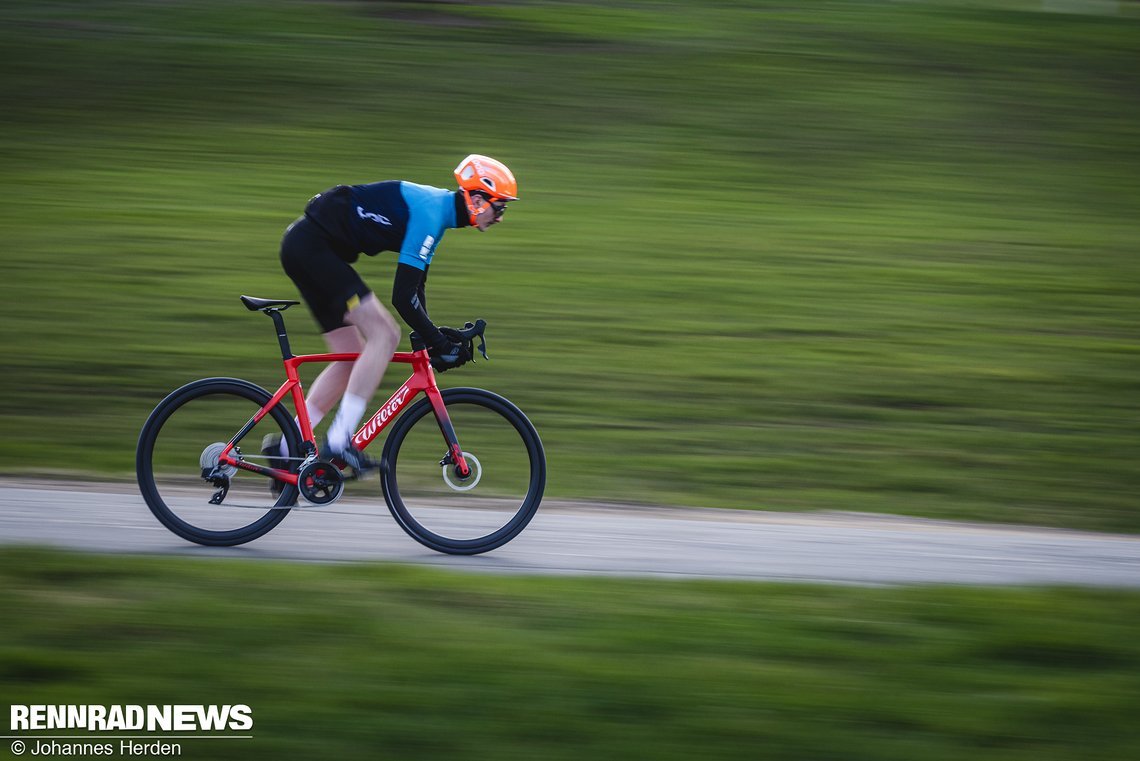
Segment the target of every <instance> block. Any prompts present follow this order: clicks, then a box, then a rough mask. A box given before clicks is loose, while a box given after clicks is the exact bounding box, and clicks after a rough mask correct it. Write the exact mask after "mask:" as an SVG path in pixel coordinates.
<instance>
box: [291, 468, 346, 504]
mask: <svg viewBox="0 0 1140 761" xmlns="http://www.w3.org/2000/svg"><path fill="white" fill-rule="evenodd" d="M297 488H298V490H300V492H301V496H302V497H304V498H305V499H306V500H307V501H308V502H311V503H313V504H314V505H331V504H332V503H333V502H336V501H337V500H338V499H340V495H341V494H342V493H343V492H344V474H343V473H341V472H340V469H339V468H337V467H336V466H335V465H333V464H332V463H331V462H326V461H325V460H311V461H310V462H308V463H306V464H305V465H304V466H302V467H301V472H299V473H298V474H297Z"/></svg>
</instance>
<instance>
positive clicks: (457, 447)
mask: <svg viewBox="0 0 1140 761" xmlns="http://www.w3.org/2000/svg"><path fill="white" fill-rule="evenodd" d="M241 300H242V303H243V304H245V306H246V308H248V309H249V310H250V311H261V312H264V313H265V314H267V315H268V316H269V317H271V318H272V320H273V324H274V327H275V329H276V331H277V338H278V342H279V344H280V346H281V358H282V361H283V362H284V365H285V378H286V380H285V382H284V383H283V384H281V387H280V388H278V389H277V391H276V392H275V393H273V394H270V393H269V392H268V391H266V390H265V389H264V388H261V387H260V386H257V385H256V384H253V383H250V382H248V381H244V380H240V379H237V378H205V379H202V380H198V381H194V382H193V383H189V384H187V385H185V386H183V387H181V388H179V389H177V390H176V391H174V392H172V393H171V394H170V395H168V396H167V397H166V398H165V399H163V400H162V402H160V403H159V405H158V406H157V407H156V408H155V409H154V412H152V413H151V415H150V417H149V418H148V419H147V421H146V424H145V425H144V426H143V429H142V432H141V433H140V435H139V443H138V451H137V457H136V470H137V475H138V482H139V487H140V489H141V490H142V494H143V497H144V498H145V500H146V503H147V505H148V506H149V507H150V510H151V512H153V513H154V515H155V517H157V518H158V520H159V521H161V522H162V524H163V525H164V526H166V527H167V528H168V529H170V530H171V531H173V532H174V533H175V534H177V535H178V536H180V537H182V538H184V539H188V540H190V541H192V542H197V543H198V544H204V545H226V546H229V545H237V544H242V543H244V542H248V541H251V540H253V539H256V538H258V537H260V536H263V535H264V534H266V533H267V532H268V531H270V530H271V529H273V528H274V527H275V526H276V525H277V524H279V523H280V522H281V521H282V520H284V518H285V516H286V515H288V514H289V511H290V510H291V509H308V510H311V509H313V508H314V507H321V506H324V505H329V504H331V503H333V502H335V501H336V500H337V499H338V498H339V497H340V496H341V493H342V491H343V489H344V481H345V475H344V473H343V472H342V471H341V469H340V468H338V467H337V464H336V463H335V462H330V461H328V460H325V459H322V458H321V455H320V452H319V451H318V447H317V444H316V439H315V437H314V435H313V429H312V426H311V425H310V422H309V416H308V413H307V410H306V408H305V405H304V398H305V397H304V390H303V388H302V385H301V380H300V377H299V372H298V368H299V367H300V366H301V365H303V364H307V363H310V362H351V361H353V360H355V359H356V358H357V356H359V355H357V354H311V355H302V356H296V355H294V354H293V353H292V351H291V350H290V348H289V338H288V335H287V334H286V331H285V321H284V317H283V316H282V315H281V312H282V311H283V310H285V309H288V308H289V307H290V306H293V305H295V304H298V303H300V302H297V301H283V300H275V299H258V298H252V297H249V296H242V297H241ZM485 330H486V323H485V322H484V321H482V320H479V321H478V322H476V323H474V324H472V323H468V324H467V325H466V326H465V328H464V329H463V330H462V331H460V333H461V334H462V335H463V338H464V340H465V341H467V342H468V343H469V346H470V347H472V348H473V347H474V344H475V341H476V340H478V341H479V346H478V349H479V351H480V353H481V354H482V355H483V357H484V358H486V357H487V352H486V338H485V337H484V332H485ZM412 349H413V350H412V351H411V352H396V353H395V354H394V355H393V357H392V361H393V362H395V363H401V364H409V365H411V367H412V374H411V377H410V378H408V380H407V381H406V382H405V383H404V384H403V385H401V386H400V387H399V388H398V389H397V390H396V392H395V393H393V394H392V396H391V397H390V398H389V399H388V401H387V402H385V403H384V405H383V406H382V407H380V409H379V410H377V412H376V413H375V414H374V415H372V416H371V417H370V418H368V419H367V421H366V422H365V423H364V425H363V426H362V427H361V428H360V430H359V431H357V432H356V434H355V435H354V436H353V439H352V441H353V444H355V446H356V447H357V448H358V449H360V450H364V449H366V448H367V447H368V445H369V444H371V443H372V442H373V441H374V440H376V438H377V437H378V436H379V435H380V433H381V432H383V431H385V430H386V429H388V428H389V426H391V431H389V433H388V436H387V438H386V439H385V441H384V449H383V452H382V454H381V457H380V463H381V468H380V485H381V488H382V490H383V493H384V499H385V501H386V502H387V503H388V509H389V510H390V511H391V513H392V515H393V517H395V519H396V522H397V523H398V524H399V525H400V527H401V528H403V529H404V531H406V532H407V533H408V534H409V535H410V536H411V537H412V538H413V539H415V540H416V541H418V542H420V543H422V544H424V545H426V546H427V547H430V548H431V549H433V550H437V551H439V552H446V553H451V554H460V555H473V554H476V553H480V552H486V551H488V550H493V549H495V548H496V547H500V546H502V545H503V544H505V543H506V542H509V541H510V540H511V539H513V538H514V537H516V536H518V534H519V532H521V531H522V530H523V529H524V528H526V525H527V524H528V523H529V522H530V520H531V518H532V517H534V514H535V511H536V510H537V509H538V505H539V502H541V500H542V494H543V490H544V489H545V486H546V455H545V452H544V451H543V448H542V441H541V440H540V439H539V437H538V432H537V431H535V428H534V426H533V425H532V424H531V422H530V420H528V419H527V417H526V415H524V414H523V413H522V411H521V410H519V408H518V407H516V406H515V405H514V404H512V403H511V402H510V401H508V400H507V399H505V398H503V397H501V396H499V395H498V394H494V393H492V392H490V391H486V390H483V389H479V388H448V389H440V388H439V386H438V385H436V379H435V372H434V371H433V369H432V366H431V359H430V357H429V356H428V352H427V350H426V348H425V347H424V346H423V345H422V344H421V343H419V342H418V340H417V339H416V338H415V336H414V334H413V344H412ZM421 393H422V394H423V395H424V397H423V398H420V399H419V400H418V401H417V397H419V395H420V394H421ZM286 398H291V399H292V402H293V406H294V408H295V409H296V410H297V411H298V414H297V423H294V419H293V415H292V414H291V413H290V412H289V411H288V409H287V408H286V406H285V404H284V401H285V399H286ZM274 436H280V437H282V438H283V439H284V441H285V443H286V444H287V447H288V452H289V456H288V457H283V456H282V455H281V453H280V452H278V451H274V450H272V449H269V450H263V449H262V445H261V442H262V441H263V440H270V439H272V437H274ZM245 442H256V444H255V445H254V446H255V447H256V448H257V451H256V453H253V452H248V451H243V443H245ZM244 448H245V449H249V446H248V445H246V446H245V447H244ZM298 497H301V498H303V499H304V501H305V502H306V503H307V506H303V505H301V504H300V503H299V500H298Z"/></svg>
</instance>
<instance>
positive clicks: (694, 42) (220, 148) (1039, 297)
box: [0, 0, 1140, 531]
mask: <svg viewBox="0 0 1140 761" xmlns="http://www.w3.org/2000/svg"><path fill="white" fill-rule="evenodd" d="M1052 5H1057V4H1056V3H1053V4H1052ZM1067 5H1068V6H1071V7H1078V6H1080V4H1079V3H1068V4H1067ZM1049 6H1050V3H1037V2H1028V1H1026V2H1013V1H1011V2H995V3H980V2H979V3H973V2H935V1H932V2H907V3H878V2H825V3H813V4H811V5H809V6H804V7H802V8H797V7H795V6H789V5H788V4H786V3H776V2H714V3H701V4H680V3H666V2H627V3H621V4H611V3H602V2H566V3H563V2H555V3H529V2H489V3H479V4H460V3H391V2H344V3H316V2H300V1H295V2H275V3H269V2H226V3H221V2H214V1H212V0H210V1H207V2H165V3H160V4H159V3H135V2H126V1H123V0H120V1H111V0H108V1H107V2H98V3H88V2H77V1H71V2H41V3H26V2H6V3H3V4H0V67H2V69H0V70H2V71H3V73H4V76H3V77H0V103H3V104H4V107H3V108H2V109H0V137H2V138H3V139H2V140H0V173H2V177H3V181H2V182H0V230H2V231H3V238H4V243H3V246H2V248H0V251H2V254H0V256H2V257H3V267H4V279H5V286H6V287H5V293H6V298H4V299H3V300H2V302H0V341H2V345H3V347H4V350H5V360H4V372H3V373H0V419H2V420H3V423H4V429H5V433H6V435H5V436H4V440H3V443H0V454H2V455H3V465H2V471H3V472H6V473H10V474H22V473H29V472H34V473H43V472H50V473H84V474H92V473H94V474H98V475H100V476H104V477H129V475H130V473H131V470H132V467H133V465H132V463H133V460H132V453H133V447H134V441H135V437H136V435H137V431H138V429H139V427H140V426H141V425H142V422H143V421H144V420H145V418H146V415H147V414H148V412H149V411H150V409H151V408H152V407H153V405H154V404H155V403H157V401H158V400H159V399H161V397H162V396H163V395H164V394H165V393H166V392H167V391H169V390H171V389H172V388H174V387H176V386H178V385H181V384H182V383H184V382H187V381H189V380H192V379H195V378H198V377H202V376H206V375H234V376H239V377H247V378H249V379H251V380H254V381H256V382H259V383H261V384H263V385H273V384H275V383H276V382H277V381H278V379H279V376H280V370H279V366H278V364H277V360H276V358H275V352H276V348H275V342H274V341H273V338H272V335H271V333H270V326H269V323H268V321H267V320H265V319H264V318H263V317H261V316H260V315H256V314H250V313H247V312H245V311H244V309H242V308H241V306H240V305H239V304H238V302H237V296H238V295H239V294H241V293H251V294H254V295H261V296H275V297H291V296H292V295H293V289H292V285H291V284H290V283H289V281H288V280H287V279H286V278H285V276H284V275H283V274H282V273H281V272H280V269H279V267H278V265H277V260H276V251H277V244H278V241H279V239H280V235H281V233H282V232H283V230H284V227H285V226H286V225H287V224H288V223H289V222H290V221H291V220H292V219H293V218H294V217H295V216H296V215H297V214H298V213H299V211H300V209H301V207H302V205H303V203H304V202H305V200H306V199H307V198H308V197H309V196H310V195H311V194H313V193H315V192H317V191H318V190H321V189H323V188H325V187H328V186H330V185H333V184H336V183H340V182H363V181H370V180H376V179H386V178H406V179H413V180H415V181H418V182H425V183H429V184H436V185H443V186H446V185H448V184H449V181H450V168H451V167H452V166H453V165H454V163H455V162H456V161H457V160H458V159H459V158H461V157H462V156H463V155H465V154H467V153H469V152H472V151H478V152H483V153H488V154H490V155H494V156H496V157H499V158H502V159H503V160H504V161H506V162H507V163H508V164H509V165H510V166H511V167H512V168H513V169H514V170H515V172H516V174H517V175H518V177H519V180H520V184H521V189H522V195H523V200H522V201H520V202H519V203H518V204H516V205H515V207H513V208H512V209H511V211H510V215H509V218H508V221H507V223H506V224H504V225H502V226H500V227H498V228H496V229H495V230H493V231H491V232H489V233H488V234H486V235H479V234H477V233H475V232H474V231H468V230H463V231H454V232H452V233H450V234H449V235H448V237H447V238H446V239H445V241H444V243H443V245H442V246H441V249H440V254H439V256H438V258H437V260H436V266H435V267H434V268H433V271H432V288H431V293H430V302H431V305H432V314H433V316H434V317H435V318H436V319H437V320H438V321H441V322H444V323H456V322H462V321H463V320H465V319H468V318H474V317H476V316H481V317H484V318H486V319H487V320H488V321H489V323H490V326H491V327H490V341H489V345H490V351H491V355H492V357H493V360H494V361H493V362H491V363H490V364H482V365H476V366H474V367H473V368H470V369H464V370H463V371H462V372H460V373H456V374H454V375H452V374H449V375H448V376H446V377H445V378H444V381H445V384H446V385H475V386H483V387H487V388H491V389H494V390H496V391H499V392H500V393H503V394H505V395H506V396H508V397H510V398H511V399H513V400H514V401H516V403H518V404H519V405H520V406H521V407H522V408H523V409H524V410H525V411H527V412H528V414H529V415H530V416H531V417H532V419H533V420H534V422H535V423H536V425H537V426H538V428H539V430H540V432H541V433H542V435H543V438H544V442H545V443H546V446H547V451H548V456H549V459H550V484H549V491H548V493H549V494H551V495H554V496H559V497H572V498H584V499H590V498H598V499H604V500H610V501H632V502H649V503H672V504H695V505H714V506H730V507H745V508H768V509H853V510H867V511H882V512H897V513H910V514H917V515H928V516H936V517H957V518H975V519H987V520H998V521H1011V522H1032V523H1041V524H1049V525H1065V526H1079V527H1085V528H1098V529H1113V530H1125V531H1136V530H1137V529H1140V509H1138V505H1137V501H1136V497H1135V494H1136V491H1137V487H1138V486H1140V483H1138V481H1140V479H1138V477H1137V469H1136V467H1135V463H1136V462H1137V459H1138V455H1140V440H1138V436H1137V430H1136V423H1135V421H1136V417H1137V412H1138V401H1140V400H1138V394H1137V388H1138V387H1140V386H1138V381H1140V372H1138V370H1140V368H1138V365H1137V357H1138V353H1140V351H1138V350H1140V340H1138V339H1140V317H1138V315H1140V310H1138V309H1137V306H1138V304H1137V296H1138V295H1140V278H1138V275H1140V263H1138V259H1137V256H1136V240H1137V234H1138V233H1140V224H1138V222H1137V213H1136V210H1137V208H1138V207H1140V173H1138V172H1137V167H1138V166H1140V161H1138V159H1140V128H1138V127H1137V125H1138V124H1140V101H1137V99H1136V98H1135V93H1136V92H1137V91H1140V67H1137V65H1136V61H1137V60H1140V58H1138V54H1140V19H1138V15H1140V14H1138V13H1137V7H1136V4H1135V3H1120V4H1117V5H1113V4H1111V3H1099V4H1089V5H1087V6H1086V7H1088V8H1090V9H1115V10H1117V11H1118V13H1117V14H1116V15H1112V16H1098V15H1079V14H1064V13H1049V12H1042V8H1043V7H1049ZM392 266H393V262H392V259H391V258H384V257H380V258H379V259H377V260H370V261H367V262H365V263H364V265H363V267H362V271H363V273H364V276H365V278H366V280H368V281H369V282H371V283H372V284H373V286H374V287H375V288H376V289H377V290H378V291H379V292H380V293H381V294H383V293H386V289H387V288H388V285H387V284H388V282H389V281H390V275H391V268H392ZM289 318H290V319H289V320H288V324H289V326H290V328H291V330H292V334H293V337H294V346H295V348H296V349H297V350H299V351H311V350H317V349H319V348H320V343H319V339H318V338H317V335H316V330H315V328H314V326H313V325H312V323H311V321H310V320H309V318H308V316H307V315H306V314H304V313H301V312H295V311H294V312H290V313H289ZM396 382H397V379H396V378H395V375H393V376H391V377H389V378H388V379H387V381H386V383H385V385H384V387H383V388H382V392H381V393H383V391H384V389H391V388H392V387H393V384H394V383H396Z"/></svg>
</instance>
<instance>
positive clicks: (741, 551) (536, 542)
mask: <svg viewBox="0 0 1140 761" xmlns="http://www.w3.org/2000/svg"><path fill="white" fill-rule="evenodd" d="M373 485H375V484H373ZM0 486H3V488H2V489H0V544H9V545H10V544H36V545H48V546H55V547H65V548H72V549H79V550H87V551H93V552H108V553H143V554H152V555H178V556H187V557H227V558H248V559H261V558H279V559H288V560H296V561H313V562H341V561H389V562H400V563H417V564H421V565H430V566H437V567H442V568H451V569H456V570H464V571H485V572H494V573H523V574H605V575H615V576H616V575H621V576H657V577H695V578H717V579H751V580H770V581H771V580H775V581H808V582H828V583H849V584H872V585H878V584H916V583H918V584H926V583H940V584H941V583H948V584H982V585H1024V584H1033V585H1041V584H1073V585H1084V586H1110V587H1140V537H1134V536H1117V535H1111V534H1095V533H1087V532H1077V531H1064V530H1055V529H1037V528H1024V527H1010V526H990V525H979V524H965V523H951V522H944V521H928V520H920V519H912V518H898V517H890V516H879V515H865V514H855V513H851V514H848V513H825V514H821V513H815V514H802V513H769V512H755V511H743V510H740V511H737V510H706V509H700V510H689V509H673V508H645V507H628V506H603V505H581V504H570V503H555V502H546V503H544V504H543V507H542V508H541V509H540V510H539V513H538V515H537V516H536V517H535V519H534V521H533V522H532V523H531V525H530V526H529V527H528V528H527V529H526V531H524V532H523V533H522V534H521V535H520V536H519V537H518V538H517V539H515V540H514V541H513V542H511V543H510V544H508V545H506V546H504V547H502V548H500V549H498V550H495V551H494V552H491V553H488V554H485V555H479V556H475V557H454V556H449V555H441V554H438V553H435V552H432V551H431V550H428V549H426V548H424V547H421V546H420V545H419V544H417V543H416V542H414V541H413V540H412V539H411V538H410V537H408V536H406V535H405V534H404V533H403V532H402V531H401V530H400V528H399V527H398V526H397V525H396V523H395V521H394V520H393V519H392V518H391V516H390V515H389V514H388V510H387V508H386V507H385V505H384V501H383V498H382V497H380V496H379V495H377V497H376V498H375V499H374V500H373V499H361V498H359V497H355V498H354V497H346V498H345V499H342V500H341V501H340V502H338V503H336V504H334V505H330V506H329V507H327V508H322V509H321V510H319V511H318V510H312V511H307V512H302V511H298V510H295V511H293V512H292V513H291V514H290V515H289V516H288V517H287V518H286V519H285V520H284V521H283V522H282V523H281V525H280V526H278V527H277V528H275V529H274V530H273V531H272V532H270V533H269V534H268V535H266V536H264V537H262V538H260V539H258V540H256V541H254V542H252V543H250V544H246V545H243V546H241V547H232V548H207V547H199V546H197V545H194V544H190V543H188V542H185V541H183V540H181V539H179V538H178V537H176V536H174V535H173V534H171V533H170V532H168V531H167V530H166V529H165V528H164V527H163V526H162V525H161V524H159V523H158V521H157V520H155V518H154V517H153V516H152V515H151V514H150V511H149V510H148V509H147V507H146V504H145V503H144V502H143V500H142V497H140V496H139V494H138V491H137V488H135V487H134V485H133V484H114V485H109V484H86V483H74V482H71V483H51V482H45V483H33V482H21V481H0ZM359 486H360V487H364V486H367V483H366V482H365V483H363V484H360V485H359ZM377 491H378V487H377ZM364 493H367V492H366V491H365V492H364Z"/></svg>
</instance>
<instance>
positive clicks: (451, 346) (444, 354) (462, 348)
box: [428, 331, 471, 373]
mask: <svg viewBox="0 0 1140 761" xmlns="http://www.w3.org/2000/svg"><path fill="white" fill-rule="evenodd" d="M441 332H442V331H441ZM428 353H429V354H431V366H432V367H434V368H435V370H436V372H440V373H442V372H446V371H448V370H450V369H452V368H453V367H459V366H460V365H464V364H466V363H467V362H469V361H470V360H471V350H470V349H468V348H467V346H466V345H465V344H463V343H460V342H458V341H452V340H451V339H450V338H448V337H447V336H446V334H445V335H444V336H443V337H442V339H441V340H440V341H439V343H437V344H436V345H435V346H433V347H432V348H431V350H430V351H429V352H428Z"/></svg>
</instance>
